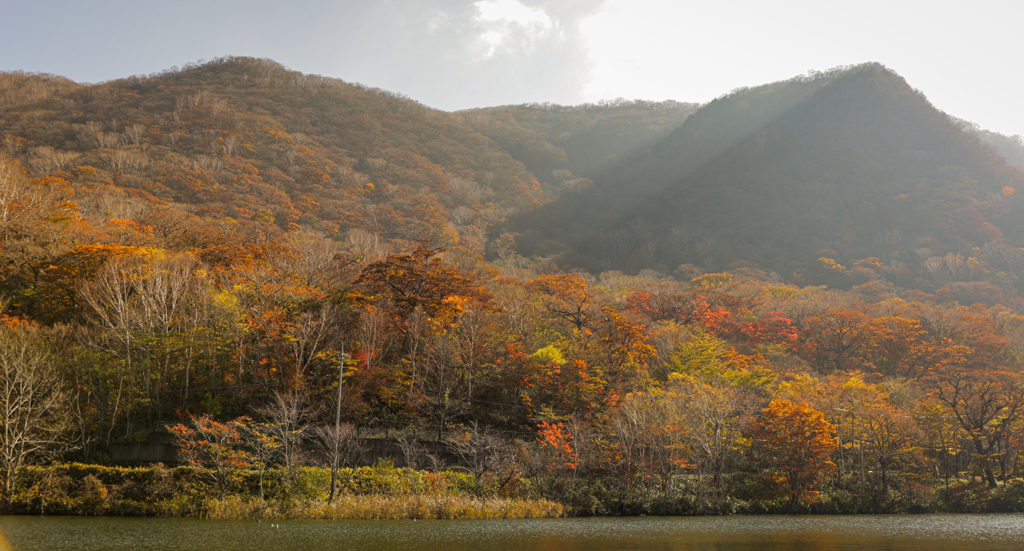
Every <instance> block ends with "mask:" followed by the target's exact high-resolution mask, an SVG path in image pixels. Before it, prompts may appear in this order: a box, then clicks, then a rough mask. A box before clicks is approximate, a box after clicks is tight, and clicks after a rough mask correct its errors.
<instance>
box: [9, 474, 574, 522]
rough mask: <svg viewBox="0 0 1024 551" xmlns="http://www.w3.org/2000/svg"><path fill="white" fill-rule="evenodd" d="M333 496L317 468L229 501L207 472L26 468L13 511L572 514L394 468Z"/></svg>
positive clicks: (530, 499) (242, 484) (249, 483)
mask: <svg viewBox="0 0 1024 551" xmlns="http://www.w3.org/2000/svg"><path fill="white" fill-rule="evenodd" d="M329 487H330V474H329V472H328V471H327V470H326V469H322V468H316V467H303V468H300V469H295V470H294V471H293V472H285V471H277V470H275V471H270V472H267V473H265V475H264V479H263V494H264V495H263V498H261V497H260V493H259V479H258V477H257V475H256V474H255V473H245V474H244V475H242V476H240V477H238V478H237V479H235V480H233V481H232V484H231V486H230V487H229V488H228V489H227V491H226V492H225V493H224V495H223V496H222V495H221V491H220V489H219V488H216V487H215V486H214V485H213V484H212V483H211V482H210V477H209V473H208V472H207V471H205V470H203V469H195V468H191V467H175V468H166V467H163V466H159V465H158V466H154V467H145V468H121V467H104V466H99V465H83V464H79V463H71V464H58V465H51V466H47V467H30V468H26V469H25V470H24V471H23V473H22V478H21V484H20V485H19V487H18V490H17V492H16V493H15V495H14V496H13V499H12V500H11V504H10V506H9V507H8V510H7V512H8V513H14V514H45V515H96V516H99V515H104V516H162V517H200V518H219V519H228V518H236V519H522V518H550V517H559V516H564V515H565V514H566V512H567V509H566V508H565V507H564V506H563V505H561V504H559V503H555V502H553V501H549V500H544V499H539V498H537V497H536V496H533V495H530V493H529V492H528V491H527V490H525V489H524V488H523V487H522V486H519V488H520V491H519V492H518V495H498V493H497V491H496V489H495V488H483V489H481V488H479V487H477V486H475V485H474V482H473V480H472V477H469V476H468V475H465V474H463V473H457V472H451V471H444V472H436V473H435V472H428V471H417V470H412V469H405V468H396V467H394V466H392V465H390V464H387V463H382V464H379V465H376V466H373V467H360V468H356V469H344V470H343V471H342V473H341V494H340V495H338V496H336V498H335V499H334V500H333V501H329V500H328V490H329Z"/></svg>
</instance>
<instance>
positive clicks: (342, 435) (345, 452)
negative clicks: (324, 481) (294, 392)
mask: <svg viewBox="0 0 1024 551" xmlns="http://www.w3.org/2000/svg"><path fill="white" fill-rule="evenodd" d="M313 432H314V434H315V435H316V439H317V441H318V443H319V444H320V453H321V455H322V456H323V458H324V460H325V461H326V462H327V466H328V468H330V470H331V493H330V494H329V495H328V497H327V501H328V502H332V501H334V496H335V495H337V494H338V492H339V490H340V488H338V473H339V471H340V470H341V469H342V468H344V467H346V466H348V464H349V463H351V462H352V460H353V459H354V458H355V456H356V453H357V452H358V451H359V438H358V432H357V431H356V428H355V427H354V426H352V425H350V424H348V423H343V424H341V425H338V426H335V425H320V426H318V427H316V428H315V429H314V430H313Z"/></svg>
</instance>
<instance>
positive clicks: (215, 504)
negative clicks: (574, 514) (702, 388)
mask: <svg viewBox="0 0 1024 551" xmlns="http://www.w3.org/2000/svg"><path fill="white" fill-rule="evenodd" d="M565 514H566V511H565V508H564V507H563V506H562V505H561V504H559V503H555V502H553V501H547V500H531V499H507V498H497V497H494V498H480V497H472V496H463V495H448V494H442V495H398V496H388V495H341V496H338V497H337V498H336V499H335V500H334V501H333V502H331V503H328V502H327V501H326V500H310V501H259V500H246V499H244V498H241V497H239V496H230V497H227V498H225V499H216V500H210V501H208V502H207V507H206V516H207V517H208V518H211V519H250V520H261V519H290V520H343V519H348V520H401V519H436V520H456V519H529V518H556V517H562V516H565Z"/></svg>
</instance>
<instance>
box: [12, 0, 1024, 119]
mask: <svg viewBox="0 0 1024 551" xmlns="http://www.w3.org/2000/svg"><path fill="white" fill-rule="evenodd" d="M1022 6H1024V4H1021V3H1020V2H1019V1H1018V2H1010V1H991V0H975V1H972V2H966V1H962V0H961V1H957V2H952V1H946V0H932V1H931V2H920V1H914V2H911V1H905V0H885V1H875V0H855V1H851V0H833V1H822V0H814V1H794V0H774V1H765V0H757V1H732V2H730V1H725V0H705V1H703V2H690V1H686V0H674V1H673V0H605V1H599V0H548V1H541V0H377V1H355V0H289V1H284V0H276V1H271V0H172V1H163V2H155V1H150V0H103V1H95V0H0V29H2V31H0V71H10V70H23V71H29V72H41V73H54V74H58V75H63V76H66V77H69V78H71V79H72V80H75V81H78V82H101V81H105V80H111V79H116V78H120V77H124V76H129V75H135V74H150V73H157V72H160V71H162V70H164V69H168V68H170V67H173V66H182V65H184V64H186V63H190V62H197V61H199V60H209V59H212V58H215V57H220V56H225V55H237V56H254V57H267V58H271V59H273V60H275V61H278V62H279V63H281V64H283V65H285V66H287V67H288V68H290V69H294V70H297V71H302V72H305V73H316V74H321V75H325V76H331V77H336V78H340V79H342V80H345V81H348V82H360V83H363V84H366V85H370V86H375V87H379V88H384V89H387V90H390V91H393V92H399V93H402V94H404V95H406V96H409V97H411V98H412V99H415V100H417V101H420V102H422V103H424V104H426V105H429V106H431V107H437V108H440V109H446V110H455V109H462V108H467V107H477V106H490V105H500V104H509V103H526V102H551V103H561V104H575V103H582V102H594V101H599V100H602V99H615V98H619V97H622V98H627V99H649V100H665V99H675V100H679V101H692V102H705V101H709V100H711V99H713V98H715V97H717V96H719V95H722V94H724V93H727V92H729V91H730V90H732V89H735V88H737V87H740V86H755V85H758V84H764V83H767V82H772V81H776V80H782V79H787V78H790V77H793V76H796V75H799V74H804V73H806V72H808V71H809V70H824V69H828V68H831V67H835V66H838V65H849V64H857V63H863V62H867V61H878V62H881V63H883V64H885V65H886V66H888V67H890V68H891V69H893V70H895V71H896V72H898V73H899V74H901V75H903V77H905V78H906V79H907V81H908V82H909V83H910V85H911V86H913V87H914V88H917V89H919V90H921V91H922V92H924V94H925V95H926V96H927V97H928V98H929V99H930V100H931V101H932V103H933V104H935V106H936V107H938V108H939V109H942V110H943V111H946V112H947V113H949V114H951V115H953V116H956V117H959V118H963V119H967V120H969V121H972V122H975V123H977V124H979V125H981V126H982V127H983V128H987V129H990V130H995V131H998V132H1002V133H1005V134H1024V109H1022V108H1020V103H1021V101H1022V100H1024V75H1022V74H1021V62H1020V56H1021V32H1020V29H1021V25H1022V23H1021V20H1022V16H1024V7H1022Z"/></svg>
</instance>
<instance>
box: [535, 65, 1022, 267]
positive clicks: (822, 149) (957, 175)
mask: <svg viewBox="0 0 1024 551" xmlns="http://www.w3.org/2000/svg"><path fill="white" fill-rule="evenodd" d="M1022 185H1024V174H1022V173H1021V172H1020V170H1018V169H1016V168H1015V167H1012V166H1009V165H1007V164H1006V163H1005V161H1004V160H1003V159H1002V158H1000V157H999V156H998V155H997V154H995V153H994V152H993V151H992V150H991V149H990V148H989V147H988V146H986V145H984V144H983V143H982V142H981V141H980V140H979V139H978V138H977V137H975V136H974V135H973V133H971V132H968V131H967V129H966V128H965V127H963V126H962V125H958V124H956V123H954V121H953V120H951V119H950V118H949V117H948V116H946V115H945V114H943V113H941V112H939V111H937V110H935V109H934V108H933V107H932V106H931V105H930V104H929V103H928V102H927V100H926V99H925V98H924V96H923V95H922V94H920V93H919V92H917V91H915V90H913V89H911V88H910V87H909V86H908V85H907V83H906V82H905V81H904V80H903V79H902V78H900V77H899V76H898V75H895V74H893V73H892V72H890V71H888V70H887V69H885V68H884V67H881V66H878V65H866V66H860V67H855V68H849V69H841V70H835V71H832V72H829V73H826V74H817V75H812V76H810V77H804V78H798V79H794V80H791V81H786V82H780V83H775V84H771V85H767V86H762V87H759V88H754V89H749V90H741V91H738V92H735V93H733V94H730V95H728V96H725V97H722V98H720V99H718V100H716V101H714V102H712V103H710V104H709V105H707V106H705V107H704V108H702V109H700V110H699V111H697V112H696V113H694V114H693V115H691V116H690V117H689V118H688V119H687V120H686V121H685V123H684V124H682V125H681V126H680V127H679V128H678V129H677V130H676V131H675V132H673V133H672V134H671V135H670V136H668V137H667V138H665V139H664V140H662V141H661V142H659V143H658V144H657V145H656V146H654V148H653V149H652V150H651V151H649V152H647V153H644V154H642V155H639V156H637V157H634V158H631V159H629V160H626V161H624V162H622V163H619V164H618V165H617V166H615V167H613V168H612V169H611V170H609V171H608V173H606V174H604V175H602V176H601V177H598V178H596V179H595V185H594V187H593V188H592V191H591V192H590V193H589V196H587V197H585V198H583V199H582V200H576V199H575V198H574V199H573V200H571V201H565V200H563V201H560V202H558V203H556V204H553V205H551V207H550V208H549V209H548V210H547V211H546V212H545V213H544V214H542V215H535V216H532V217H531V218H530V220H531V223H535V224H538V225H545V226H546V230H545V235H546V236H547V238H548V239H553V240H556V241H562V242H564V243H566V244H567V245H569V246H571V247H572V248H573V249H574V251H575V253H577V255H578V256H576V257H575V260H573V262H576V263H579V264H580V265H582V266H585V267H587V268H589V269H591V270H596V271H601V270H605V269H611V268H617V269H627V270H633V271H635V270H639V269H641V268H655V269H658V270H660V271H663V272H671V271H672V270H673V269H675V267H676V266H678V265H679V264H682V263H690V264H696V265H698V266H702V267H703V268H705V269H710V270H716V269H723V268H728V267H729V266H735V265H736V264H737V263H738V262H753V263H755V264H759V265H761V266H764V267H768V268H771V269H773V270H775V271H777V272H779V273H780V274H782V275H783V276H784V277H791V276H793V275H794V274H796V275H798V276H809V275H813V272H814V271H815V270H816V269H817V268H818V266H817V264H818V259H819V258H822V257H828V258H830V259H832V260H834V261H836V262H838V263H839V264H840V265H841V264H845V263H848V262H856V261H859V260H862V259H865V258H869V257H875V258H877V259H879V261H880V262H881V263H882V264H883V265H890V266H896V267H899V268H906V269H909V270H911V271H913V272H914V273H915V274H918V273H920V271H919V268H920V267H921V263H922V262H926V261H927V260H928V259H929V258H933V257H937V256H938V257H941V256H943V255H945V254H947V253H954V254H969V255H970V253H971V251H972V250H974V249H975V248H977V249H979V250H980V249H982V248H985V247H989V248H998V247H1000V246H1002V244H1003V243H1009V244H1014V243H1016V242H1017V240H1019V239H1021V238H1022V237H1024V234H1022V231H1024V226H1022V225H1021V217H1020V216H1019V215H1017V214H1015V213H1019V210H1018V209H1019V198H1018V197H1017V196H1016V195H1015V194H1014V193H1015V191H1017V190H1020V189H1021V186H1022ZM973 256H979V255H978V254H977V253H974V254H973ZM894 262H895V263H896V264H892V263H894ZM1017 268H1019V266H1018V267H1015V268H1014V269H1017Z"/></svg>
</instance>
